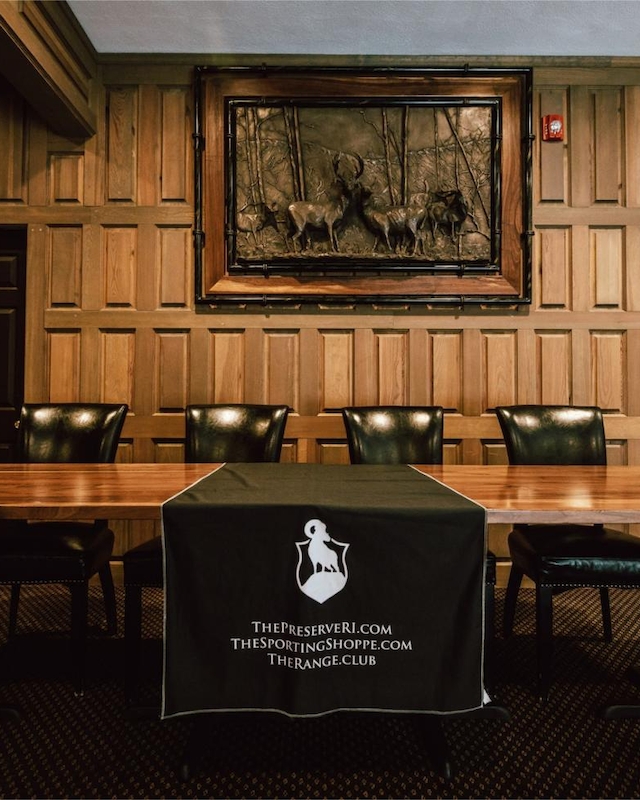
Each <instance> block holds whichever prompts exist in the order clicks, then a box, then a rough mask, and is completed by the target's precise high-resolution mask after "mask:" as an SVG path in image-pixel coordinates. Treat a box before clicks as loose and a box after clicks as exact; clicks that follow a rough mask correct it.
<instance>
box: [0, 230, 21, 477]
mask: <svg viewBox="0 0 640 800" xmlns="http://www.w3.org/2000/svg"><path fill="white" fill-rule="evenodd" d="M26 266H27V229H26V227H24V226H21V227H13V226H6V225H0V461H11V460H12V459H13V445H14V442H15V435H16V430H15V421H16V420H17V418H18V415H19V412H20V406H21V405H22V401H23V399H24V333H25V330H24V327H25V325H24V321H25V284H26Z"/></svg>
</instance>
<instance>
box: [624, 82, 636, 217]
mask: <svg viewBox="0 0 640 800" xmlns="http://www.w3.org/2000/svg"><path fill="white" fill-rule="evenodd" d="M623 91H624V111H625V113H624V137H625V138H624V142H625V149H624V154H625V180H624V184H623V186H624V189H625V199H626V205H627V207H629V208H638V206H640V86H625V87H624V90H623Z"/></svg>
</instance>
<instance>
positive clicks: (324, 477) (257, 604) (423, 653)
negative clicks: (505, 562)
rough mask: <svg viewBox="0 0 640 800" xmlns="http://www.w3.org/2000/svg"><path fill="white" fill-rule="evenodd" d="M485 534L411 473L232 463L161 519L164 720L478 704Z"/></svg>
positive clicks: (454, 498) (445, 494) (471, 512)
mask: <svg viewBox="0 0 640 800" xmlns="http://www.w3.org/2000/svg"><path fill="white" fill-rule="evenodd" d="M485 530H486V525H485V512H484V509H483V508H482V507H480V506H478V505H477V504H475V503H473V502H472V501H470V500H468V499H466V498H464V497H462V496H461V495H459V494H457V493H456V492H453V491H452V490H450V489H448V488H447V487H446V486H443V485H442V484H440V483H438V482H437V481H435V480H433V479H432V478H429V477H427V476H424V475H422V474H421V473H419V472H417V471H416V470H413V469H411V467H408V466H367V465H361V466H346V465H344V466H342V465H336V466H324V465H318V464H226V465H224V466H223V467H222V468H220V469H219V470H218V471H216V472H215V473H213V474H211V475H209V476H207V477H206V478H204V479H203V480H201V481H200V482H198V483H197V484H195V485H194V486H192V487H190V488H189V489H187V490H186V491H184V492H183V493H181V494H180V495H178V496H177V497H175V498H173V499H172V500H170V501H168V502H167V503H166V504H165V505H164V507H163V542H164V558H165V658H164V679H163V703H162V716H163V717H171V716H175V715H179V714H189V713H197V712H202V711H233V710H271V711H280V712H283V713H286V714H290V715H295V716H312V715H317V714H323V713H327V712H330V711H335V710H341V709H344V710H346V709H350V710H371V711H410V712H420V711H422V712H431V713H452V712H459V711H466V710H470V709H474V708H478V707H480V706H481V705H482V702H483V688H482V685H483V680H482V650H483V630H484V616H483V609H484V602H483V601H484V579H483V578H484V560H485V559H484V555H485Z"/></svg>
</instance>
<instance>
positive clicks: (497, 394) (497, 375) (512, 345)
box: [483, 331, 518, 411]
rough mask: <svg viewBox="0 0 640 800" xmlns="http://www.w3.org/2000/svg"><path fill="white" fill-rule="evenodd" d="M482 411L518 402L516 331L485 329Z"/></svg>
mask: <svg viewBox="0 0 640 800" xmlns="http://www.w3.org/2000/svg"><path fill="white" fill-rule="evenodd" d="M483 340H484V365H485V369H484V378H485V380H484V401H483V406H484V409H483V410H484V411H488V410H490V409H492V408H495V407H496V406H506V405H512V404H513V403H516V402H517V375H518V370H517V358H518V344H517V337H516V333H515V331H484V332H483Z"/></svg>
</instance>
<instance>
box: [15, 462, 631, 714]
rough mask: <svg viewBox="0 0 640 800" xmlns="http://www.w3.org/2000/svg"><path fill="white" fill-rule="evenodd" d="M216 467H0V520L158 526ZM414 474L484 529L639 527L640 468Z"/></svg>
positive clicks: (438, 469) (462, 468)
mask: <svg viewBox="0 0 640 800" xmlns="http://www.w3.org/2000/svg"><path fill="white" fill-rule="evenodd" d="M216 466H218V465H217V464H169V463H164V464H126V463H123V464H0V519H32V520H36V519H41V520H43V519H46V520H66V519H68V520H71V519H92V518H93V519H111V520H114V519H140V520H159V519H160V518H161V513H162V504H163V503H164V502H166V501H167V500H168V499H169V498H171V497H173V496H174V495H176V494H178V493H179V492H181V491H183V490H184V489H186V488H187V487H188V486H190V485H192V484H193V483H195V482H196V481H198V480H200V479H201V478H203V477H204V476H205V475H207V474H209V473H210V472H211V471H212V470H213V469H215V468H216ZM327 469H331V467H330V466H328V467H327ZM354 469H358V467H357V466H354ZM416 469H418V470H419V471H420V472H423V473H425V474H427V475H431V476H432V477H433V478H435V479H436V480H438V481H441V482H442V483H444V484H446V485H447V486H448V487H450V488H451V489H453V490H455V491H458V492H460V493H461V494H463V495H465V496H466V497H468V498H470V499H471V500H473V501H475V502H476V503H479V504H480V505H481V506H483V507H484V508H485V509H486V513H487V522H488V523H490V524H491V523H507V524H513V523H518V522H519V523H538V524H544V523H581V524H587V523H606V524H614V523H618V524H621V523H640V466H607V467H580V466H577V467H532V466H466V465H442V466H433V465H424V466H417V467H416ZM612 708H614V707H612ZM625 709H626V713H627V715H635V716H638V715H640V706H633V707H628V706H625V707H615V708H614V711H613V712H612V713H611V714H610V716H612V717H615V716H622V715H624V713H625ZM635 709H638V713H637V714H636V713H635Z"/></svg>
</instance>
